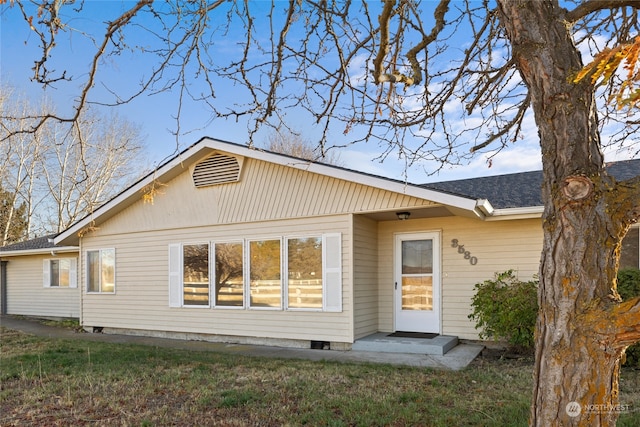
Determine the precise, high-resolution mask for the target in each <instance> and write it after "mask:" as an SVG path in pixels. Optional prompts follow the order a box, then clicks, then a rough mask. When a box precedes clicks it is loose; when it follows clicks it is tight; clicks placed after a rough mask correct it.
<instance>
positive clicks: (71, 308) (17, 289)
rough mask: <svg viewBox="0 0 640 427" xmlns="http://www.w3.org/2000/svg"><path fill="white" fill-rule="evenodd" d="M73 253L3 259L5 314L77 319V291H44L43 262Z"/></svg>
mask: <svg viewBox="0 0 640 427" xmlns="http://www.w3.org/2000/svg"><path fill="white" fill-rule="evenodd" d="M77 256H78V255H77V254H59V255H58V256H57V257H53V256H51V255H48V256H45V255H27V256H15V257H10V258H7V260H8V261H9V262H8V263H7V314H15V315H22V316H33V317H40V316H42V317H62V318H66V317H73V318H78V317H79V316H80V289H79V288H64V287H63V288H45V287H44V286H43V273H42V266H43V261H44V260H45V259H56V258H75V257H77Z"/></svg>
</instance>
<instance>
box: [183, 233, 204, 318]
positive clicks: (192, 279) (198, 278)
mask: <svg viewBox="0 0 640 427" xmlns="http://www.w3.org/2000/svg"><path fill="white" fill-rule="evenodd" d="M182 262H183V266H182V290H183V300H182V301H183V304H184V305H196V306H198V305H199V306H203V305H204V306H208V305H209V245H208V244H206V243H205V244H199V245H184V246H183V247H182Z"/></svg>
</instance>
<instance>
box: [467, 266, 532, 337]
mask: <svg viewBox="0 0 640 427" xmlns="http://www.w3.org/2000/svg"><path fill="white" fill-rule="evenodd" d="M475 290H476V293H475V295H474V296H473V298H472V300H471V307H472V308H473V312H472V313H471V314H470V315H469V319H472V320H475V322H476V329H481V332H480V334H479V335H480V338H482V339H487V338H488V339H494V340H500V341H506V342H507V343H508V344H509V345H510V346H511V347H513V348H514V349H519V350H531V349H533V345H534V330H535V325H536V317H537V315H538V282H537V281H536V280H531V281H528V282H523V281H520V280H518V278H517V277H516V276H515V275H514V272H513V270H508V271H505V272H504V273H496V275H495V278H494V279H493V280H485V281H484V282H482V283H478V284H476V285H475Z"/></svg>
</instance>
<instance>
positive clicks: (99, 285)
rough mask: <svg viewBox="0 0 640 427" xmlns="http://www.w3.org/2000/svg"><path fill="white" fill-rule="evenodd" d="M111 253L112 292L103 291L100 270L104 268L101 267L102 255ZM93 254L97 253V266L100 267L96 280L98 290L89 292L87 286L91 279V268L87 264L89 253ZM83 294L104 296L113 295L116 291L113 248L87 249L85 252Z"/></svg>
mask: <svg viewBox="0 0 640 427" xmlns="http://www.w3.org/2000/svg"><path fill="white" fill-rule="evenodd" d="M109 251H111V252H113V290H112V291H104V290H103V284H102V277H103V274H102V269H103V267H104V265H103V254H104V253H105V252H109ZM93 252H98V265H99V266H100V272H99V273H100V274H99V275H98V279H99V283H98V289H99V290H97V291H93V290H89V284H90V280H89V279H90V277H91V266H90V263H89V253H93ZM85 274H86V276H85V282H86V283H85V292H86V293H87V294H92V295H98V294H105V295H115V293H116V289H117V279H116V278H117V263H116V249H115V248H100V249H87V250H86V251H85Z"/></svg>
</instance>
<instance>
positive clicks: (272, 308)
mask: <svg viewBox="0 0 640 427" xmlns="http://www.w3.org/2000/svg"><path fill="white" fill-rule="evenodd" d="M264 241H277V242H278V243H279V245H280V251H279V253H280V262H279V264H280V304H279V305H278V306H277V307H276V306H266V307H260V306H254V305H252V304H251V243H252V242H264ZM283 241H284V238H283V237H282V236H276V237H257V238H251V239H245V259H246V265H245V268H246V274H245V305H246V308H247V309H250V310H267V311H282V310H284V293H285V292H284V284H285V280H284V279H283V277H282V276H283V271H284V268H283V262H284V261H283V260H284V255H285V253H284V247H283V246H284V245H283V243H282V242H283Z"/></svg>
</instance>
